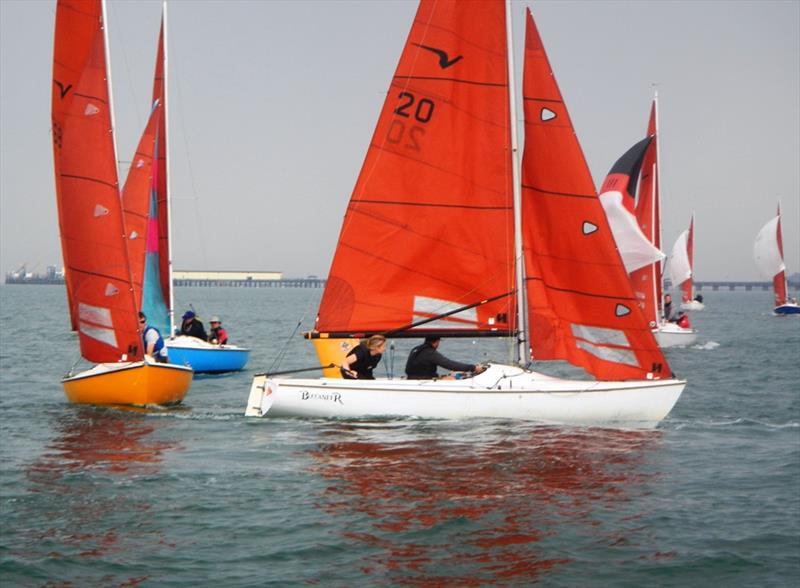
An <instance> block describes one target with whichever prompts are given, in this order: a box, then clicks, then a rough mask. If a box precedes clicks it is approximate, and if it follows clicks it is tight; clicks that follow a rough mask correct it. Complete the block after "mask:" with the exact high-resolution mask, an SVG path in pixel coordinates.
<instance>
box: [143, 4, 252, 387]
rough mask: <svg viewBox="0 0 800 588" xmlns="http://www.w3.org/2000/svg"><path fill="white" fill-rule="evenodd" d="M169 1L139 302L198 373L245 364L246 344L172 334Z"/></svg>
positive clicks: (156, 80)
mask: <svg viewBox="0 0 800 588" xmlns="http://www.w3.org/2000/svg"><path fill="white" fill-rule="evenodd" d="M166 34H167V5H166V3H164V7H163V13H162V19H161V32H160V34H159V37H158V53H157V55H156V66H155V75H154V76H153V99H152V102H153V104H161V105H162V107H163V110H164V115H163V116H162V117H160V120H159V124H158V133H157V137H158V140H157V145H156V148H157V167H156V174H155V181H154V183H153V192H152V197H151V199H150V201H149V216H148V218H149V224H148V227H147V230H148V235H149V236H148V240H147V257H146V269H145V272H144V280H143V291H144V293H145V296H144V302H143V308H144V311H145V313H146V314H147V316H148V317H154V318H153V321H154V323H155V325H156V326H157V327H158V329H159V330H160V331H161V333H163V334H164V338H165V339H166V345H167V349H168V351H169V361H170V363H174V364H178V365H189V366H191V367H192V368H193V369H194V371H195V372H196V373H222V372H230V371H237V370H241V369H242V368H244V366H245V365H246V364H247V360H248V358H249V356H250V350H249V349H245V348H243V347H238V346H236V345H214V344H211V343H208V342H207V341H203V340H201V339H197V338H196V337H185V336H177V337H175V336H174V333H175V311H174V294H173V285H172V235H171V205H170V203H171V197H170V189H169V177H170V176H169V143H168V140H167V132H168V127H169V125H168V109H167V104H168V102H167V39H166Z"/></svg>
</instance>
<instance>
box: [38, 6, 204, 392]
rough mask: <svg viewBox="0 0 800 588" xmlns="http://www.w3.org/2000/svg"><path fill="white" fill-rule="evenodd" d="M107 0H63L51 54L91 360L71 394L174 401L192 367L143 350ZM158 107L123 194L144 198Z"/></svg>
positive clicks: (66, 213)
mask: <svg viewBox="0 0 800 588" xmlns="http://www.w3.org/2000/svg"><path fill="white" fill-rule="evenodd" d="M105 22H106V17H105V3H104V2H101V1H100V0H59V2H58V4H57V6H56V25H55V43H54V55H53V93H52V124H53V155H54V168H55V183H56V199H57V203H58V216H59V228H60V232H61V246H62V252H63V256H64V272H65V278H66V284H67V300H68V303H69V309H70V317H71V321H72V325H73V328H74V329H75V330H77V331H78V335H79V342H80V350H81V355H82V356H83V357H84V358H85V359H86V360H88V361H90V362H95V363H98V364H99V365H96V366H95V367H93V368H91V369H89V370H86V371H83V372H80V373H77V374H72V373H70V374H68V375H67V376H66V377H65V378H64V379H63V380H62V384H63V387H64V391H65V393H66V395H67V397H68V398H69V400H70V401H71V402H76V403H89V404H135V405H148V404H159V405H161V404H174V403H177V402H180V401H181V400H182V399H183V398H184V396H185V395H186V393H187V391H188V390H189V386H190V384H191V381H192V370H191V369H189V368H185V367H182V366H174V365H169V364H159V363H155V361H154V360H152V359H151V358H149V357H145V355H144V349H143V347H144V343H143V340H142V332H141V328H142V327H141V326H140V325H139V322H138V311H139V308H140V303H141V294H142V292H141V280H140V279H138V278H137V276H139V275H141V273H142V271H143V267H144V255H143V254H142V255H140V252H142V253H143V243H144V240H145V232H144V231H143V230H142V229H141V227H139V228H138V229H137V228H136V227H135V226H134V224H129V223H128V222H127V221H128V220H129V215H128V213H127V212H126V211H123V206H122V200H121V198H120V191H119V181H118V176H117V157H116V146H115V142H114V134H113V113H112V107H111V91H110V81H109V75H108V67H107V61H108V58H107V50H106V45H107V42H106V38H105V32H106V29H105ZM162 112H163V110H162V108H161V105H160V104H156V105H155V106H154V108H153V109H152V112H151V115H150V119H149V121H148V124H147V127H146V129H145V131H144V134H143V135H142V139H141V141H140V143H139V147H138V149H137V152H136V154H135V156H134V165H133V166H132V168H133V170H134V172H133V174H132V175H131V176H129V180H128V182H127V183H126V186H125V199H126V201H127V202H128V204H129V205H130V206H132V207H134V208H136V207H141V206H144V203H146V202H147V198H148V195H149V191H150V188H149V186H150V182H151V178H152V175H153V155H154V143H155V129H156V127H157V125H158V121H159V120H160V119H161V116H162Z"/></svg>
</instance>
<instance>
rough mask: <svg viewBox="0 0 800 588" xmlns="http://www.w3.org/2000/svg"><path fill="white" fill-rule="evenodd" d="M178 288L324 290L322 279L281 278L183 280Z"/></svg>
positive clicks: (177, 282)
mask: <svg viewBox="0 0 800 588" xmlns="http://www.w3.org/2000/svg"><path fill="white" fill-rule="evenodd" d="M173 284H175V285H176V286H216V287H225V288H322V287H323V286H325V280H324V279H322V278H281V279H279V280H224V279H202V278H181V279H176V280H173Z"/></svg>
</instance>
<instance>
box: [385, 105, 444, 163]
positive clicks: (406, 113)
mask: <svg viewBox="0 0 800 588" xmlns="http://www.w3.org/2000/svg"><path fill="white" fill-rule="evenodd" d="M398 97H399V98H400V104H399V105H398V106H397V108H395V109H394V114H396V115H397V116H400V117H403V118H406V119H410V120H409V122H410V121H411V120H413V121H415V122H418V123H422V124H426V123H427V122H428V121H430V120H431V117H432V116H433V110H434V108H435V106H436V105H435V104H434V102H433V101H432V100H430V99H428V98H422V99H421V100H417V98H416V96H414V94H411V93H409V92H400V95H399V96H398ZM406 126H407V125H406V121H403V120H401V119H399V118H395V119H394V120H393V121H392V124H391V125H389V131H388V132H387V133H386V140H387V141H388V142H389V143H394V144H400V143H403V147H405V148H407V149H413V150H414V151H419V149H420V146H419V140H420V139H421V138H422V136H423V135H424V134H425V129H424V128H422V127H421V126H419V125H417V124H413V123H412V124H411V125H409V126H408V129H406ZM406 130H407V131H408V132H406Z"/></svg>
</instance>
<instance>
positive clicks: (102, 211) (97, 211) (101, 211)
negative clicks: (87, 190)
mask: <svg viewBox="0 0 800 588" xmlns="http://www.w3.org/2000/svg"><path fill="white" fill-rule="evenodd" d="M107 214H108V209H107V208H106V207H105V206H103V205H102V204H98V205H96V206H95V207H94V217H95V218H97V217H98V216H106V215H107Z"/></svg>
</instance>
